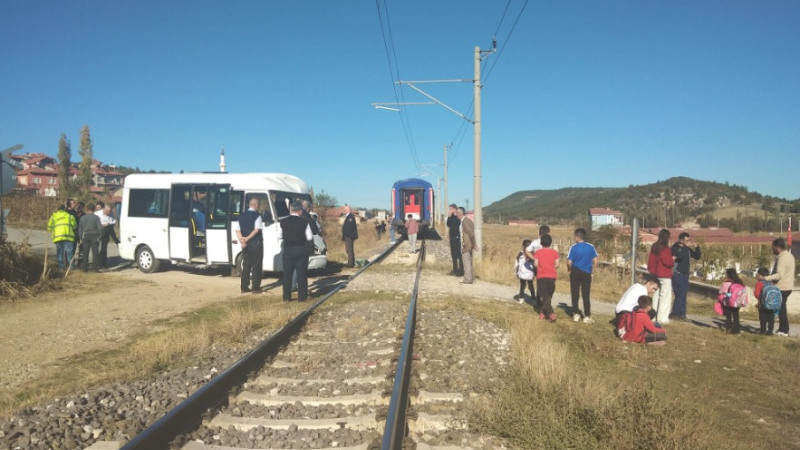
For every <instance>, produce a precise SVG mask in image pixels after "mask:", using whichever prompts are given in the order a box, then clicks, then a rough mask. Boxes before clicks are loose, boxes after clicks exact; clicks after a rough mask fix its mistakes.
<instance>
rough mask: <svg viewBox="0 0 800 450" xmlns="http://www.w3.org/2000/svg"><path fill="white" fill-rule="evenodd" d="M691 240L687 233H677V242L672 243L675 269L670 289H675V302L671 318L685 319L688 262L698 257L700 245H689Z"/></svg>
mask: <svg viewBox="0 0 800 450" xmlns="http://www.w3.org/2000/svg"><path fill="white" fill-rule="evenodd" d="M691 240H692V238H691V236H689V233H687V232H685V231H684V232H683V233H681V234H679V235H678V242H676V243H674V244H672V256H674V257H675V271H674V272H672V290H673V291H675V303H673V304H672V318H674V319H677V320H686V294H688V292H689V263H690V262H691V259H692V258H694V259H700V256H702V255H701V252H700V246H699V245H697V246H695V248H694V249H692V248H691V247H689V242H690V241H691Z"/></svg>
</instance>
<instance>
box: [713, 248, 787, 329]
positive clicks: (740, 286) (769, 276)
mask: <svg viewBox="0 0 800 450" xmlns="http://www.w3.org/2000/svg"><path fill="white" fill-rule="evenodd" d="M772 253H773V254H774V255H775V263H774V264H773V266H772V270H770V269H768V268H766V267H760V268H758V270H757V271H756V285H755V288H754V289H753V297H755V300H756V302H757V303H756V306H757V308H758V322H759V330H758V333H759V334H763V335H767V336H772V335H773V331H774V328H775V317H776V316H777V317H778V331H777V332H775V333H774V334H775V335H776V336H783V337H787V336H789V317H788V312H787V310H786V302H787V300H788V299H789V295H791V293H792V289H793V288H794V277H795V259H794V256H793V255H792V253H791V251H790V250H789V249H788V248H787V244H786V240H785V239H783V238H777V239H775V240H773V241H772ZM717 301H718V304H717V305H715V307H717V308H718V309H720V310H721V313H722V315H724V316H725V332H727V333H730V334H739V333H740V332H741V325H740V323H739V309H741V308H743V307H745V306H748V304H749V303H750V298H749V293H748V290H747V287H746V286H745V284H744V282H743V281H742V279H741V277H739V274H738V273H737V272H736V269H733V268H730V269H727V270H726V271H725V280H724V281H723V282H722V285H721V286H720V288H719V292H718V294H717ZM717 312H720V311H717Z"/></svg>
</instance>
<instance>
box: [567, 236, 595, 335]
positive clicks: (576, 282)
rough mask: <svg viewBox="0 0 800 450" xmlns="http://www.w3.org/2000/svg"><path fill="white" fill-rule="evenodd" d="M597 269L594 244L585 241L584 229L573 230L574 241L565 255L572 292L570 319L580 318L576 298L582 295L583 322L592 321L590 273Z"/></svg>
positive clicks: (576, 319) (577, 319)
mask: <svg viewBox="0 0 800 450" xmlns="http://www.w3.org/2000/svg"><path fill="white" fill-rule="evenodd" d="M595 270H597V250H595V248H594V245H592V244H590V243H588V242H586V230H585V229H583V228H578V229H577V230H575V243H574V244H573V245H572V247H570V248H569V254H568V255H567V272H569V287H570V292H571V293H572V320H573V321H575V322H577V321H579V320H581V311H580V309H578V298H579V296H582V297H583V322H584V323H592V322H594V320H593V319H592V300H591V299H590V298H589V295H590V293H591V290H592V274H594V272H595Z"/></svg>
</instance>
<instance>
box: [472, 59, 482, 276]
mask: <svg viewBox="0 0 800 450" xmlns="http://www.w3.org/2000/svg"><path fill="white" fill-rule="evenodd" d="M474 76H475V79H474V81H473V91H474V96H475V117H474V119H473V122H472V125H473V126H472V129H473V133H474V135H473V136H474V137H473V140H472V142H473V144H472V145H473V148H474V150H475V151H474V152H473V153H474V155H473V160H474V162H473V164H474V171H475V175H474V176H475V179H474V180H473V184H472V190H473V193H472V197H473V198H474V200H475V245H476V246H477V247H478V252H477V254H476V255H475V256H474V258H475V259H476V260H478V261H480V260H481V259H482V256H483V205H481V48H480V47H475V75H474Z"/></svg>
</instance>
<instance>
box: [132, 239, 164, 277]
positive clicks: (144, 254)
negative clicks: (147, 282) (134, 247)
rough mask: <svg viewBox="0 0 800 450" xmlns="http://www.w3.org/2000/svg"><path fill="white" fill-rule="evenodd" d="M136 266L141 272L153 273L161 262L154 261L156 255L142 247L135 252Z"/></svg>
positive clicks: (148, 248)
mask: <svg viewBox="0 0 800 450" xmlns="http://www.w3.org/2000/svg"><path fill="white" fill-rule="evenodd" d="M136 264H137V265H138V266H139V270H141V271H142V272H144V273H153V272H155V271H157V270H158V266H160V265H161V261H159V260H158V259H156V255H154V254H153V250H151V249H150V247H148V246H146V245H143V246H141V247H139V250H138V251H137V252H136Z"/></svg>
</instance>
